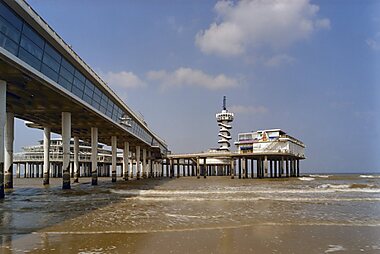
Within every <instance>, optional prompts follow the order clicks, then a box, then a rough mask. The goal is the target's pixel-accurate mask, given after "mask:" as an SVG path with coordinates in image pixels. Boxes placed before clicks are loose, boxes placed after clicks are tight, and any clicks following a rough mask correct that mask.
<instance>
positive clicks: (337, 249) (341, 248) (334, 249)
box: [325, 244, 346, 253]
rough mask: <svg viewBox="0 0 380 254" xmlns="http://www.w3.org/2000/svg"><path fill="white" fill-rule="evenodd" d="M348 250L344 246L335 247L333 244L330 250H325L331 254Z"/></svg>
mask: <svg viewBox="0 0 380 254" xmlns="http://www.w3.org/2000/svg"><path fill="white" fill-rule="evenodd" d="M344 250H346V248H344V247H343V246H342V245H334V244H331V245H329V248H328V249H327V250H325V253H330V252H336V251H344Z"/></svg>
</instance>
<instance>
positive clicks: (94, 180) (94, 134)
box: [91, 127, 98, 185]
mask: <svg viewBox="0 0 380 254" xmlns="http://www.w3.org/2000/svg"><path fill="white" fill-rule="evenodd" d="M91 184H92V185H98V128H96V127H92V128H91Z"/></svg>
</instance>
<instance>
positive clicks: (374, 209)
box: [0, 174, 380, 253]
mask: <svg viewBox="0 0 380 254" xmlns="http://www.w3.org/2000/svg"><path fill="white" fill-rule="evenodd" d="M90 181H91V179H88V178H82V179H80V183H79V184H73V185H72V189H71V190H62V189H61V188H60V184H61V180H60V179H51V182H52V184H51V185H50V186H48V187H43V186H42V179H15V189H14V190H11V191H8V192H7V193H6V194H7V195H6V198H5V200H3V201H1V203H0V233H1V244H2V247H1V249H0V252H2V253H22V252H32V253H54V252H57V253H170V252H171V253H249V252H252V253H334V252H336V253H362V252H363V253H380V176H379V175H370V174H368V175H333V174H329V175H323V174H311V175H304V176H302V177H299V178H282V179H230V178H229V177H208V178H207V179H203V178H201V179H197V178H195V177H181V178H178V179H145V180H138V181H137V180H132V181H123V180H121V179H120V180H119V181H118V182H117V183H111V179H108V178H102V179H100V181H99V185H98V186H91V183H90Z"/></svg>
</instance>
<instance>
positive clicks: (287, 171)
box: [285, 158, 289, 177]
mask: <svg viewBox="0 0 380 254" xmlns="http://www.w3.org/2000/svg"><path fill="white" fill-rule="evenodd" d="M285 169H286V177H289V161H288V158H286V159H285Z"/></svg>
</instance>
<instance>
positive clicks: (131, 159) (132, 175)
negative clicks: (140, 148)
mask: <svg viewBox="0 0 380 254" xmlns="http://www.w3.org/2000/svg"><path fill="white" fill-rule="evenodd" d="M135 155H136V153H135ZM131 156H132V154H131ZM135 160H136V158H135V159H133V158H131V160H130V161H131V167H130V169H131V178H133V164H134V163H133V161H135ZM136 167H137V166H136ZM136 167H135V170H136Z"/></svg>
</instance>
